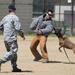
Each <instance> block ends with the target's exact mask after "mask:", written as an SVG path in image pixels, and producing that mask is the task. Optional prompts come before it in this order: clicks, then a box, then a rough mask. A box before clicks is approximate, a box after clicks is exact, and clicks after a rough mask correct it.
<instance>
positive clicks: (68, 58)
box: [63, 48, 71, 62]
mask: <svg viewBox="0 0 75 75" xmlns="http://www.w3.org/2000/svg"><path fill="white" fill-rule="evenodd" d="M63 49H64V52H65V55H66V57H67V59H68V61H69V62H71V61H70V59H69V57H68V55H67V52H66V50H65V48H63Z"/></svg>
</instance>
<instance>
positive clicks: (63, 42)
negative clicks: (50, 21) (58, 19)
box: [53, 28, 75, 53]
mask: <svg viewBox="0 0 75 75" xmlns="http://www.w3.org/2000/svg"><path fill="white" fill-rule="evenodd" d="M53 30H54V34H55V35H56V36H57V37H58V39H59V51H60V52H62V51H61V48H62V47H63V49H65V48H67V49H71V50H72V51H73V52H74V53H75V44H74V43H72V42H71V41H70V40H69V38H68V37H66V36H64V35H63V33H62V29H61V28H53Z"/></svg>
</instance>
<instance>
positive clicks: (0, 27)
mask: <svg viewBox="0 0 75 75" xmlns="http://www.w3.org/2000/svg"><path fill="white" fill-rule="evenodd" d="M3 23H4V19H2V21H1V22H0V30H1V31H3Z"/></svg>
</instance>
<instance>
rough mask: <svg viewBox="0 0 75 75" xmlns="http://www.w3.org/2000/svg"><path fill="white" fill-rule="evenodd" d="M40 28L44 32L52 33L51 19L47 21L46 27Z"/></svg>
mask: <svg viewBox="0 0 75 75" xmlns="http://www.w3.org/2000/svg"><path fill="white" fill-rule="evenodd" d="M40 30H41V31H42V34H50V33H51V32H52V30H53V26H52V23H51V21H50V22H48V23H47V25H46V27H45V28H44V29H40Z"/></svg>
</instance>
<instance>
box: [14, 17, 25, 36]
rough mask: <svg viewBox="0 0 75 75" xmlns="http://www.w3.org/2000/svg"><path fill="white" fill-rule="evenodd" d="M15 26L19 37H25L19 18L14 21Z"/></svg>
mask: <svg viewBox="0 0 75 75" xmlns="http://www.w3.org/2000/svg"><path fill="white" fill-rule="evenodd" d="M14 26H15V29H16V30H17V32H18V33H19V35H20V36H21V37H24V31H23V30H22V28H21V23H20V21H19V18H16V19H15V20H14Z"/></svg>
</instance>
